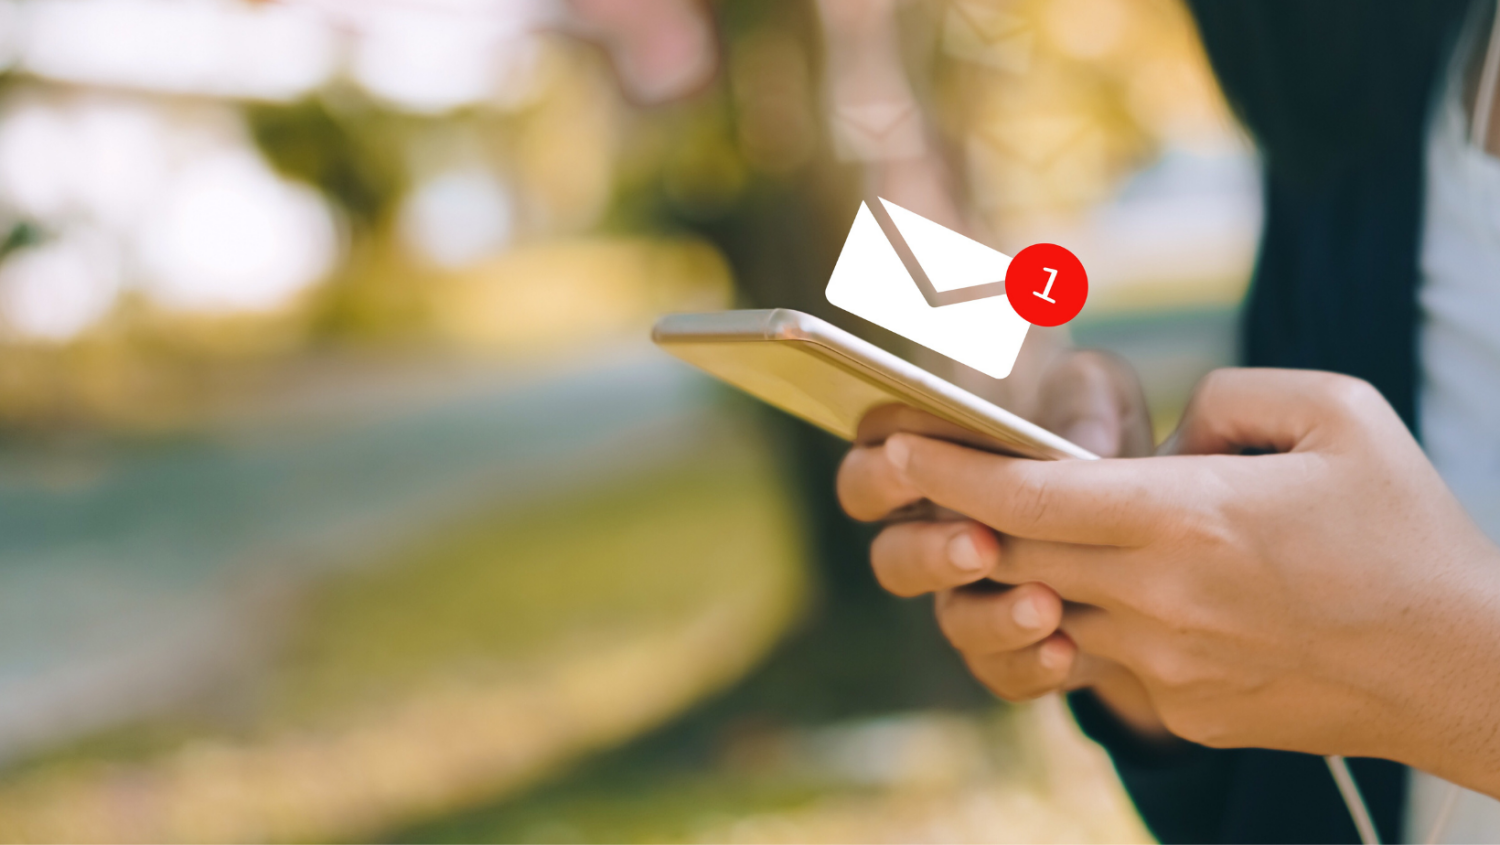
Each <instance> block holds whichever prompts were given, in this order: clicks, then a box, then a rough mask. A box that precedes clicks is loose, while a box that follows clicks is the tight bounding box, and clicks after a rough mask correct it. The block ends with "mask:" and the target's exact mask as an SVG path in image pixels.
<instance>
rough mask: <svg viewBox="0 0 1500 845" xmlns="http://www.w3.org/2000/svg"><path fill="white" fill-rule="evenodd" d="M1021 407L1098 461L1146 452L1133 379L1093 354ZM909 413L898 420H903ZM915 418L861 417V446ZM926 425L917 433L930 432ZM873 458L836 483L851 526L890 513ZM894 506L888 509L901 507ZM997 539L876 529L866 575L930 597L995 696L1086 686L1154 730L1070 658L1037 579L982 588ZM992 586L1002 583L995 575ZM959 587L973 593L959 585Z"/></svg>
mask: <svg viewBox="0 0 1500 845" xmlns="http://www.w3.org/2000/svg"><path fill="white" fill-rule="evenodd" d="M1039 383H1040V385H1041V388H1040V389H1039V391H1038V395H1037V396H1036V397H1035V399H1034V401H1033V403H1032V405H1031V408H1030V411H1031V414H1032V416H1033V417H1034V418H1035V420H1036V421H1037V422H1038V423H1040V424H1041V425H1043V426H1045V427H1047V428H1049V429H1051V430H1053V431H1056V432H1058V433H1060V434H1062V435H1063V436H1064V437H1067V438H1069V439H1070V440H1073V441H1074V442H1075V443H1077V444H1079V445H1080V446H1083V447H1084V448H1087V449H1089V450H1091V451H1093V452H1095V453H1097V454H1101V455H1105V456H1119V455H1145V454H1148V453H1149V452H1150V450H1151V425H1150V419H1149V418H1148V417H1147V415H1146V404H1145V399H1144V397H1143V396H1142V395H1141V390H1140V386H1139V385H1138V384H1137V382H1136V380H1135V375H1134V373H1133V372H1132V371H1131V370H1130V368H1129V367H1128V366H1127V365H1126V364H1124V363H1123V362H1121V361H1119V360H1118V359H1115V358H1113V357H1111V356H1109V355H1105V354H1102V353H1098V352H1089V351H1077V350H1073V351H1070V352H1066V353H1063V354H1061V355H1059V356H1058V357H1056V358H1055V359H1054V360H1053V363H1052V364H1051V366H1049V367H1047V368H1046V370H1045V372H1044V373H1043V375H1042V378H1041V379H1040V380H1039ZM908 416H909V415H908ZM919 422H924V421H920V420H908V419H905V418H904V417H901V416H900V415H897V417H894V418H893V417H891V415H888V414H887V415H879V414H872V417H871V418H869V419H867V420H866V423H865V425H863V426H862V429H863V430H864V433H865V435H866V436H862V437H861V442H862V443H864V444H866V445H867V446H871V445H877V444H878V441H880V440H883V439H884V437H885V434H886V433H887V432H889V431H890V430H892V429H894V428H901V427H903V426H905V427H907V428H908V430H911V429H912V428H914V427H916V426H914V425H913V424H914V423H919ZM936 422H937V421H935V420H927V421H925V423H926V424H925V425H923V426H921V427H919V428H918V430H923V431H937V430H940V425H937V424H936ZM888 470H889V465H888V464H887V462H886V460H885V457H884V455H883V453H882V452H881V451H880V450H879V449H875V448H860V449H855V450H854V451H853V452H851V453H850V455H849V457H848V458H847V459H846V460H845V462H844V466H843V468H842V470H841V472H840V475H839V491H840V496H841V498H842V500H843V502H844V507H845V509H846V510H848V511H849V513H850V514H851V515H853V516H854V517H856V518H858V519H867V520H874V519H880V518H882V517H884V516H886V515H887V514H888V513H889V512H890V511H891V510H893V509H894V507H896V506H897V505H896V504H893V503H895V502H896V500H897V499H901V498H902V497H903V496H904V494H905V492H906V488H905V487H900V486H893V485H895V480H894V477H893V476H892V474H891V473H890V472H889V471H888ZM910 501H911V500H910V499H904V500H902V501H900V502H899V504H908V503H909V502H910ZM1000 548H1001V543H1000V540H999V539H998V538H997V537H996V536H995V533H994V532H993V531H991V530H990V529H989V528H987V527H985V526H984V525H981V524H980V523H977V522H974V521H972V520H961V521H943V522H935V521H928V522H905V523H901V524H897V525H892V526H890V527H888V528H886V529H885V530H884V531H882V532H881V534H880V536H879V537H878V538H877V539H876V540H875V545H874V547H873V548H872V550H871V559H872V563H873V565H874V568H875V575H876V578H877V579H879V581H880V582H881V584H882V585H883V586H884V587H885V588H886V589H887V590H889V591H891V592H892V593H895V594H896V595H900V596H916V595H922V594H925V593H937V594H938V595H937V599H936V604H937V615H938V621H939V624H940V625H941V626H942V629H943V631H944V633H945V634H946V635H947V637H948V639H949V641H950V642H952V643H953V645H954V646H955V647H956V648H957V649H958V650H959V651H960V652H961V653H962V654H963V656H964V659H965V661H966V662H967V663H968V665H969V668H970V670H971V671H972V672H973V673H974V674H975V676H976V677H978V678H979V680H980V681H981V682H983V683H984V684H985V685H986V686H987V687H989V689H990V690H991V691H993V692H994V693H995V694H996V695H998V696H1000V697H1001V698H1005V699H1009V700H1020V699H1026V698H1034V697H1036V696H1039V695H1043V694H1045V693H1048V692H1053V691H1056V690H1060V689H1076V688H1079V687H1082V686H1092V687H1094V689H1095V692H1096V693H1097V694H1098V695H1099V697H1100V698H1101V699H1102V700H1103V701H1104V702H1105V703H1106V704H1107V705H1109V706H1110V707H1111V708H1112V709H1113V710H1114V711H1115V712H1116V713H1117V714H1118V715H1119V716H1120V717H1121V718H1122V719H1123V720H1124V721H1125V722H1126V723H1127V724H1129V725H1131V726H1133V727H1135V728H1136V729H1137V731H1139V732H1140V733H1142V734H1145V735H1147V736H1157V735H1161V734H1163V733H1164V729H1163V728H1162V727H1161V722H1160V720H1159V719H1157V717H1156V716H1155V714H1154V713H1153V712H1152V710H1151V706H1150V702H1149V700H1148V699H1147V698H1146V695H1145V693H1144V690H1143V688H1142V687H1141V686H1140V684H1139V682H1137V681H1136V680H1135V679H1134V678H1133V677H1132V676H1131V675H1130V673H1129V672H1127V671H1125V670H1123V669H1122V668H1121V667H1120V666H1119V665H1118V664H1116V663H1113V662H1111V661H1108V660H1103V659H1100V658H1098V657H1096V656H1093V655H1090V654H1088V653H1080V652H1079V650H1078V649H1077V648H1076V647H1075V645H1074V643H1073V642H1072V640H1071V639H1069V638H1068V636H1067V635H1066V634H1062V633H1060V632H1059V631H1058V625H1059V623H1060V622H1061V621H1062V617H1063V601H1062V599H1061V598H1060V597H1059V596H1058V595H1057V593H1056V592H1055V591H1053V590H1052V589H1051V588H1050V587H1048V586H1047V585H1045V584H1042V583H1020V584H1019V585H1018V586H1015V587H1012V588H1010V589H1006V590H1003V591H1002V590H1000V589H981V588H980V586H981V585H986V584H987V585H990V586H991V587H995V586H996V585H994V583H993V582H991V581H987V580H986V578H987V576H989V575H990V574H991V573H992V572H993V571H994V570H995V567H996V566H997V565H998V561H999V556H1000V553H1001V552H1000ZM1002 580H1003V579H1002ZM965 585H973V586H970V587H968V588H966V589H959V588H961V587H965Z"/></svg>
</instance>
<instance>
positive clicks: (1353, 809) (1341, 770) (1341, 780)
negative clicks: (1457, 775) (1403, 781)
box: [1323, 754, 1463, 845]
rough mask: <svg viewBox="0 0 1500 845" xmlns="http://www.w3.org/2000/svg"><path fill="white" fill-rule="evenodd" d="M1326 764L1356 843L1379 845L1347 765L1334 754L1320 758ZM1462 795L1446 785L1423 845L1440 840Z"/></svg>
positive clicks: (1378, 835)
mask: <svg viewBox="0 0 1500 845" xmlns="http://www.w3.org/2000/svg"><path fill="white" fill-rule="evenodd" d="M1323 759H1324V760H1326V761H1327V762H1328V771H1330V772H1332V773H1333V782H1334V783H1336V784H1338V785H1339V794H1340V795H1342V796H1343V797H1344V806H1345V807H1348V808H1349V815H1350V817H1352V818H1353V819H1354V827H1355V828H1356V829H1357V830H1358V831H1359V841H1360V842H1363V843H1364V845H1380V834H1379V833H1378V832H1377V831H1376V830H1375V822H1374V820H1373V819H1371V818H1370V808H1369V807H1368V806H1366V805H1365V797H1364V796H1363V795H1361V794H1360V792H1359V784H1357V783H1355V782H1354V774H1353V773H1352V772H1350V771H1349V763H1348V762H1347V761H1345V760H1344V758H1343V757H1340V756H1339V755H1337V754H1331V755H1329V756H1327V757H1324V758H1323ZM1462 794H1463V792H1462V790H1460V789H1459V788H1458V785H1457V784H1452V783H1450V784H1448V794H1447V795H1444V796H1443V806H1442V807H1441V808H1440V809H1439V810H1438V814H1437V818H1436V819H1433V821H1432V830H1431V831H1430V832H1429V833H1428V834H1427V839H1426V840H1425V845H1437V842H1438V840H1439V839H1441V838H1442V836H1443V830H1444V829H1446V828H1447V827H1448V819H1450V818H1452V816H1453V808H1454V807H1457V806H1458V799H1459V796H1461V795H1462Z"/></svg>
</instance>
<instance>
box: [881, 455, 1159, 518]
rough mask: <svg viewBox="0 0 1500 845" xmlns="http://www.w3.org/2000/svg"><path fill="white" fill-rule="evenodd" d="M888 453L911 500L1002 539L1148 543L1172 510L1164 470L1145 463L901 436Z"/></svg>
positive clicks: (888, 458)
mask: <svg viewBox="0 0 1500 845" xmlns="http://www.w3.org/2000/svg"><path fill="white" fill-rule="evenodd" d="M881 448H882V454H883V456H884V457H885V459H886V460H887V461H888V462H889V463H890V464H891V465H892V466H893V467H894V469H895V474H896V476H897V479H894V480H892V481H891V482H890V484H891V485H893V486H899V487H900V489H901V490H902V491H904V493H905V495H907V496H910V495H912V493H916V494H917V495H919V496H921V497H925V498H928V499H931V500H932V501H934V502H936V503H938V504H940V505H942V506H944V507H947V508H952V509H953V510H955V511H958V512H959V513H962V514H965V515H967V516H969V517H972V518H974V519H977V520H979V521H980V522H983V523H984V524H986V525H988V526H990V527H991V528H994V529H995V530H997V531H999V532H1001V533H1002V534H1009V535H1012V536H1016V537H1029V538H1032V539H1036V540H1056V541H1059V542H1069V543H1098V544H1121V545H1128V544H1131V543H1135V542H1144V541H1145V540H1146V539H1148V538H1149V537H1150V533H1151V531H1150V529H1151V527H1152V526H1153V525H1155V524H1157V523H1158V522H1160V521H1161V519H1162V518H1163V517H1164V516H1165V515H1166V513H1167V505H1166V503H1165V502H1163V501H1162V497H1163V490H1166V491H1170V489H1171V488H1170V486H1168V485H1160V484H1156V485H1154V484H1153V483H1152V480H1153V479H1154V478H1155V477H1157V476H1160V475H1161V474H1162V469H1163V468H1162V467H1161V466H1159V465H1157V464H1154V463H1152V462H1150V461H1146V460H1108V459H1106V460H1100V461H1066V460H1065V461H1035V460H1028V459H1025V458H1009V457H1004V456H1001V455H992V454H989V453H986V452H979V451H976V450H974V449H966V448H964V447H962V446H955V445H953V444H951V443H944V442H942V441H939V440H929V439H927V438H925V437H917V436H915V435H911V434H896V435H892V436H891V437H890V438H889V439H888V440H886V442H885V445H884V446H883V447H881Z"/></svg>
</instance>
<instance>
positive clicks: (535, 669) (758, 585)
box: [0, 435, 805, 841]
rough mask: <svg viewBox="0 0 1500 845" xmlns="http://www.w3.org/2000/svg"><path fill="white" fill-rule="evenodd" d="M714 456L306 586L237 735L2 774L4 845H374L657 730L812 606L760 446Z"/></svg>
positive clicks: (156, 733) (204, 720)
mask: <svg viewBox="0 0 1500 845" xmlns="http://www.w3.org/2000/svg"><path fill="white" fill-rule="evenodd" d="M708 441H711V442H705V443H702V444H699V445H698V446H697V447H692V448H689V449H687V450H685V451H686V454H685V455H684V458H683V459H682V460H680V461H679V462H676V463H674V464H672V465H670V466H664V467H660V468H658V469H657V470H655V471H652V472H649V473H645V474H642V475H638V476H636V477H633V478H629V479H626V480H623V481H615V482H609V483H605V484H603V485H602V486H600V487H598V488H595V489H591V490H582V491H577V492H575V493H574V494H573V495H570V496H567V497H564V498H555V499H551V500H548V501H538V502H533V503H530V504H529V505H527V506H525V507H522V508H519V509H514V510H511V511H507V512H501V513H494V512H484V511H480V512H476V513H474V514H471V515H470V516H469V517H467V518H463V519H459V520H456V521H455V522H453V523H452V524H450V525H449V526H447V527H446V528H445V529H443V530H440V531H435V532H433V533H432V534H430V535H429V536H427V537H424V538H421V539H420V540H418V541H415V542H413V543H412V544H410V545H408V546H407V547H405V548H399V549H393V550H391V553H390V554H389V555H388V556H386V557H385V558H384V559H382V560H379V561H372V562H370V564H369V565H368V566H366V567H363V568H361V569H359V570H356V571H351V572H348V573H345V574H343V575H341V576H339V577H336V578H334V579H332V580H330V581H327V582H325V583H322V584H318V585H315V586H314V587H312V588H311V589H309V590H308V591H307V592H306V593H305V594H304V595H303V596H302V597H301V599H300V600H299V602H298V603H297V608H296V612H295V614H294V616H293V619H294V624H293V626H292V628H291V629H290V630H289V631H288V632H287V633H286V635H285V636H286V639H285V642H286V646H285V648H284V649H283V650H282V651H281V653H280V654H279V656H278V659H277V660H276V661H275V662H274V664H273V665H272V666H271V667H270V669H269V670H268V671H267V672H266V673H265V674H263V675H262V676H260V677H258V678H255V679H247V680H246V681H245V693H244V694H242V695H240V696H238V698H237V704H238V709H237V711H236V712H234V713H232V714H229V716H228V717H224V718H220V717H218V716H215V715H214V714H213V713H206V712H198V713H189V714H179V715H178V716H176V717H174V718H172V719H162V720H156V721H154V722H152V723H148V724H138V725H132V726H129V727H128V728H126V729H123V730H119V731H115V732H112V733H111V734H110V735H108V736H99V737H92V738H90V739H89V740H87V741H85V742H82V743H78V744H76V745H75V746H73V747H71V748H67V749H59V750H58V751H55V752H53V753H51V754H48V755H46V756H44V757H39V758H36V759H34V760H31V761H29V762H28V763H26V764H25V765H21V766H18V767H15V768H13V769H12V770H11V771H10V772H9V774H8V776H7V777H6V778H5V779H4V780H3V781H0V839H3V840H24V841H59V840H69V841H101V840H103V841H109V840H122V839H144V840H152V841H182V840H191V841H244V840H262V841H265V840H269V841H286V840H325V839H330V838H344V837H352V838H367V837H369V836H373V835H375V833H376V832H377V831H379V830H381V829H385V828H389V827H390V826H393V825H397V824H400V823H401V822H403V821H404V820H407V819H411V818H413V817H419V816H427V817H430V816H433V815H441V814H444V813H450V812H453V811H454V810H456V809H458V808H460V807H463V806H467V805H469V804H471V803H474V802H477V801H482V800H485V799H488V798H489V797H491V796H493V795H495V794H497V793H499V792H504V791H510V790H515V789H518V788H521V787H523V786H524V785H526V784H528V783H531V782H533V781H534V780H535V779H536V778H538V777H542V776H544V775H545V774H547V773H548V772H551V771H554V770H556V769H557V767H558V766H561V765H564V764H566V762H567V761H569V760H571V759H573V758H576V757H578V756H580V755H585V754H588V753H590V752H593V751H596V750H598V749H600V748H607V747H610V746H613V745H615V744H618V743H620V742H623V741H625V740H627V739H629V738H630V737H632V736H636V735H638V734H640V733H641V732H643V731H648V730H650V729H651V728H652V727H654V726H655V725H657V724H659V723H661V722H662V721H663V720H665V719H667V718H669V717H671V716H672V715H673V714H675V713H677V712H679V711H680V710H681V709H683V708H685V707H687V706H689V705H690V704H691V703H692V702H693V701H696V700H698V699H700V698H702V697H703V696H704V695H706V694H708V693H710V692H712V691H713V690H714V689H716V688H718V687H720V686H722V685H724V684H727V683H730V682H732V681H733V680H735V679H736V678H738V677H740V676H741V675H743V674H744V673H745V672H746V671H747V670H748V668H749V667H750V666H751V665H752V664H753V663H754V662H755V661H756V660H757V659H759V658H760V656H761V655H763V654H764V653H765V652H766V651H767V650H768V649H769V648H770V647H771V645H772V644H773V643H774V642H775V641H776V639H777V638H778V637H779V636H780V634H781V632H782V631H784V630H785V628H786V626H787V624H788V623H789V621H790V619H791V618H792V615H793V614H794V612H795V610H796V608H797V607H798V606H799V603H800V601H801V596H802V593H803V589H804V587H803V583H804V577H805V576H804V575H803V572H804V570H803V568H802V564H801V562H800V561H799V559H798V554H799V551H798V550H799V548H800V543H799V541H798V539H797V530H798V529H797V528H796V524H795V521H794V519H793V518H792V516H791V514H789V513H788V510H787V508H786V505H785V504H784V501H785V496H784V495H782V490H781V488H780V487H779V484H778V482H777V480H776V479H775V477H774V476H773V474H772V473H771V472H769V471H768V469H767V463H768V462H767V461H766V459H765V453H764V452H763V451H762V450H761V447H760V446H759V445H758V441H756V440H755V439H754V438H749V437H746V436H743V435H741V436H738V437H737V438H734V437H731V438H728V439H726V438H724V437H718V438H708ZM518 483H524V480H522V479H518ZM127 785H128V788H126V791H125V792H124V793H122V792H121V791H120V790H121V788H122V787H123V786H127Z"/></svg>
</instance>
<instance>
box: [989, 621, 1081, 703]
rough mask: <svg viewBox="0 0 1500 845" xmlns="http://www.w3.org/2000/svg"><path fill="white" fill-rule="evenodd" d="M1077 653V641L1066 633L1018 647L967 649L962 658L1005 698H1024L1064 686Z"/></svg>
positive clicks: (1074, 664) (996, 693)
mask: <svg viewBox="0 0 1500 845" xmlns="http://www.w3.org/2000/svg"><path fill="white" fill-rule="evenodd" d="M1078 656H1079V654H1078V647H1077V646H1076V645H1074V644H1073V643H1072V642H1070V641H1069V640H1068V638H1067V637H1066V636H1065V635H1063V634H1054V635H1053V636H1050V637H1048V638H1047V639H1045V640H1043V641H1042V642H1040V643H1037V644H1036V645H1033V646H1030V647H1028V648H1024V649H1021V650H1019V651H1009V652H1000V653H997V654H968V653H966V654H964V662H965V663H967V664H968V666H969V671H970V672H972V673H973V674H974V677H975V678H977V679H979V682H980V683H982V684H984V685H985V686H986V687H988V688H989V690H990V692H993V693H994V694H995V695H997V696H999V697H1001V698H1003V699H1005V700H1006V701H1026V700H1028V699H1032V698H1037V697H1038V696H1043V695H1046V694H1047V693H1049V692H1054V691H1056V690H1060V689H1064V688H1067V687H1068V686H1069V684H1070V679H1071V677H1072V675H1073V672H1074V669H1075V667H1076V666H1077V663H1078ZM1072 682H1073V683H1081V681H1072Z"/></svg>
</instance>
